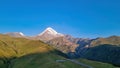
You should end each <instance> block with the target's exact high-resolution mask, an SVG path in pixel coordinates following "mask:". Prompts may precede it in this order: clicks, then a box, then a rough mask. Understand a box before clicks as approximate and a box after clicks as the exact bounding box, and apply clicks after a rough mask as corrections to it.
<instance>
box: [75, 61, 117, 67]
mask: <svg viewBox="0 0 120 68" xmlns="http://www.w3.org/2000/svg"><path fill="white" fill-rule="evenodd" d="M77 61H79V62H82V63H84V64H87V65H89V66H92V67H93V68H117V67H115V66H113V65H112V64H108V63H102V62H97V61H91V60H87V59H77Z"/></svg>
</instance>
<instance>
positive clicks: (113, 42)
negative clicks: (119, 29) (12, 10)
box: [6, 27, 120, 66]
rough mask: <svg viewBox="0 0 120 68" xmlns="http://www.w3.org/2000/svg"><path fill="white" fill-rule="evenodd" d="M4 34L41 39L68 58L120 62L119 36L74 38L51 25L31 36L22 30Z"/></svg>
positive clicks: (115, 63) (117, 63) (116, 63)
mask: <svg viewBox="0 0 120 68" xmlns="http://www.w3.org/2000/svg"><path fill="white" fill-rule="evenodd" d="M6 35H9V36H12V37H17V38H18V37H19V38H26V39H30V40H41V41H43V42H44V43H46V44H49V45H50V46H52V47H53V48H55V49H57V50H59V51H61V52H63V53H65V54H66V55H67V56H68V57H69V58H85V59H90V60H95V61H100V62H106V63H111V64H114V65H117V66H119V64H120V53H119V52H120V51H119V50H120V49H119V47H120V36H110V37H107V38H101V37H98V38H95V39H89V38H86V39H85V38H74V37H72V36H71V35H65V34H61V33H58V32H57V31H55V30H54V29H53V28H51V27H48V28H46V29H45V30H44V31H43V32H42V33H40V34H38V35H36V36H33V37H29V36H26V35H24V34H23V33H22V32H13V33H6ZM103 52H104V53H103Z"/></svg>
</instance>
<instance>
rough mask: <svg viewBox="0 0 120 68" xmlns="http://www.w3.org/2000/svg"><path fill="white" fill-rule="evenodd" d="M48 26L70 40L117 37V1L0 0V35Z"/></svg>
mask: <svg viewBox="0 0 120 68" xmlns="http://www.w3.org/2000/svg"><path fill="white" fill-rule="evenodd" d="M47 27H52V28H53V29H55V30H56V31H58V32H60V33H63V34H70V35H72V36H74V37H84V38H95V37H107V36H111V35H119V36H120V0H0V33H6V32H23V33H24V34H26V35H29V36H33V35H37V34H39V33H40V32H42V31H43V30H44V29H45V28H47Z"/></svg>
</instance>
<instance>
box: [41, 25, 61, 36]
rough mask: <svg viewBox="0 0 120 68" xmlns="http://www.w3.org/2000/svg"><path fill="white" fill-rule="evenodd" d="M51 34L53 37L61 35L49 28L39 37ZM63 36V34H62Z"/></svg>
mask: <svg viewBox="0 0 120 68" xmlns="http://www.w3.org/2000/svg"><path fill="white" fill-rule="evenodd" d="M46 33H47V34H51V35H58V34H60V33H58V32H57V31H55V30H54V29H53V28H51V27H48V28H46V29H45V30H44V31H43V32H42V33H40V34H39V36H40V35H43V34H46ZM61 35H62V34H61Z"/></svg>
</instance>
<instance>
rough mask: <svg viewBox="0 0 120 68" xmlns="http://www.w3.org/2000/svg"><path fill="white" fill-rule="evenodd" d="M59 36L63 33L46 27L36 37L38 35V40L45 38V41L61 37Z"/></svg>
mask: <svg viewBox="0 0 120 68" xmlns="http://www.w3.org/2000/svg"><path fill="white" fill-rule="evenodd" d="M61 36H64V35H63V34H61V33H58V32H57V31H55V30H54V29H53V28H51V27H48V28H46V29H45V30H44V31H43V32H42V33H40V34H39V35H38V37H40V40H45V41H46V40H51V39H53V38H56V37H61Z"/></svg>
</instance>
